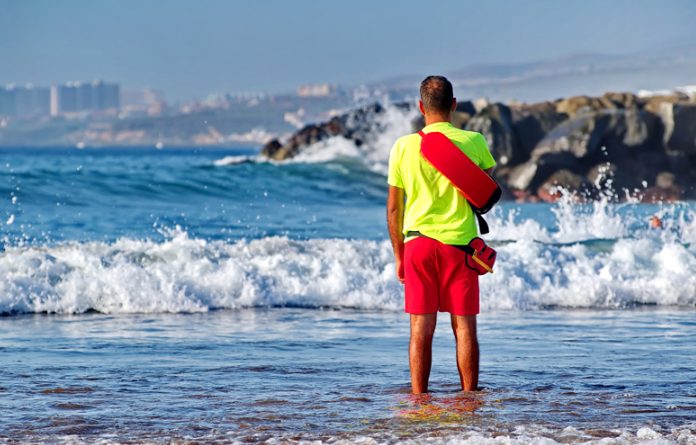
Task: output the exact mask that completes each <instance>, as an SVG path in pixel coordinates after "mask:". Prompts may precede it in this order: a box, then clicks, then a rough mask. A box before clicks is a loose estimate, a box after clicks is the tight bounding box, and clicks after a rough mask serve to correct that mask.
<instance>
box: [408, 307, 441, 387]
mask: <svg viewBox="0 0 696 445" xmlns="http://www.w3.org/2000/svg"><path fill="white" fill-rule="evenodd" d="M436 324H437V312H435V313H432V314H411V344H410V346H409V351H408V356H409V361H410V363H411V387H412V388H413V393H414V394H422V393H425V392H428V379H429V378H430V366H431V365H432V362H433V334H434V333H435V325H436Z"/></svg>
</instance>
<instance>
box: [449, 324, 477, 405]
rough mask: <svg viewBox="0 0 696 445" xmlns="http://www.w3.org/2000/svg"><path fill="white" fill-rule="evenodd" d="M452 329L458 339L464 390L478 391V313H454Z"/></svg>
mask: <svg viewBox="0 0 696 445" xmlns="http://www.w3.org/2000/svg"><path fill="white" fill-rule="evenodd" d="M452 330H453V331H454V337H455V338H456V340H457V369H459V379H460V381H461V383H462V390H464V391H476V389H477V388H478V373H479V345H478V339H477V338H476V315H452Z"/></svg>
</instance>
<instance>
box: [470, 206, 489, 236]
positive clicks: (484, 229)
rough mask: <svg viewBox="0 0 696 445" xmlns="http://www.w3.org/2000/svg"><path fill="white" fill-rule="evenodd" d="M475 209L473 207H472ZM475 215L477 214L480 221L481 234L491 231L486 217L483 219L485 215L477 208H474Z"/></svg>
mask: <svg viewBox="0 0 696 445" xmlns="http://www.w3.org/2000/svg"><path fill="white" fill-rule="evenodd" d="M472 210H473V208H472ZM474 215H476V219H477V220H478V223H479V229H480V230H481V235H485V234H487V233H488V232H489V230H488V223H487V222H486V220H485V219H483V216H481V214H480V213H479V212H477V211H476V210H474Z"/></svg>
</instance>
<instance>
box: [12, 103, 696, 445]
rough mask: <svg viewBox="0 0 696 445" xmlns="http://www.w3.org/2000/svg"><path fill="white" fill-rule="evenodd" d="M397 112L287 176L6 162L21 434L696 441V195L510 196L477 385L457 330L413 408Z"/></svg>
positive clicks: (19, 152) (153, 158)
mask: <svg viewBox="0 0 696 445" xmlns="http://www.w3.org/2000/svg"><path fill="white" fill-rule="evenodd" d="M398 113H402V111H398V110H390V111H389V112H388V113H387V115H386V117H384V119H387V122H392V124H391V125H390V126H389V125H387V126H386V127H385V128H387V129H386V130H384V131H382V132H381V133H380V134H378V135H375V137H374V139H373V140H372V141H371V142H370V143H367V144H362V145H361V146H356V145H355V144H353V143H352V142H351V141H348V140H344V139H341V138H334V139H330V140H328V141H324V142H321V143H319V144H316V145H315V146H312V147H311V148H310V149H308V150H307V151H306V152H305V153H303V154H302V155H301V156H299V157H298V158H296V159H294V160H290V161H284V162H268V161H264V160H262V159H261V158H259V157H258V151H259V148H258V147H242V148H233V149H220V148H197V147H190V148H167V147H164V148H162V149H159V150H158V149H156V148H154V147H140V148H85V149H77V148H65V147H62V148H61V147H47V148H19V147H18V148H3V149H2V150H0V159H1V162H0V197H1V198H0V206H1V207H0V216H1V217H0V238H1V240H0V314H2V315H1V316H0V360H1V364H2V366H0V443H7V444H10V443H12V444H16V443H50V444H82V443H90V444H92V443H95V444H138V443H154V444H168V443H178V444H189V443H191V444H192V443H233V444H247V443H266V444H269V445H276V444H298V445H299V444H302V445H322V444H336V445H349V444H362V445H377V444H404V445H405V444H409V445H419V444H433V445H460V444H461V445H465V444H471V445H489V444H490V445H494V444H495V445H508V444H525V445H553V444H601V445H614V444H617V445H619V444H621V445H622V444H651V445H658V444H683V445H687V444H696V306H695V305H696V205H695V204H694V203H692V202H684V203H671V204H641V203H639V202H637V201H633V200H631V199H628V200H617V199H616V197H617V195H616V193H617V192H613V191H602V193H601V196H602V199H600V200H599V201H595V202H592V203H586V204H576V203H574V202H575V201H576V200H573V199H570V198H569V199H563V200H560V201H558V202H556V203H554V204H539V203H537V204H529V203H523V204H518V203H514V202H504V203H501V204H499V205H498V206H497V207H496V208H495V209H494V210H493V212H492V214H490V216H489V217H488V218H487V220H488V222H489V224H490V227H491V232H490V234H488V235H486V236H485V237H484V238H485V239H486V241H487V242H488V243H489V244H490V245H491V246H493V247H494V248H495V249H497V251H498V260H497V263H496V266H495V272H494V273H493V274H492V275H491V274H488V275H486V276H483V277H482V278H481V314H480V315H479V317H478V335H479V341H480V345H481V373H480V387H481V388H480V389H481V390H480V391H477V392H470V393H466V392H462V391H461V388H460V386H459V378H458V374H457V369H456V362H455V354H454V353H455V350H454V346H455V345H454V337H453V335H452V332H451V328H450V326H449V319H448V317H447V314H441V316H440V318H439V319H438V323H439V326H438V328H437V330H436V335H435V339H434V356H433V370H432V375H431V379H430V382H431V383H430V389H431V393H429V394H427V395H420V396H414V395H412V394H411V392H410V374H409V368H408V342H409V318H408V314H405V313H404V301H403V287H402V286H401V285H400V284H399V282H398V281H397V279H396V276H395V272H394V268H395V265H394V259H393V254H392V251H391V245H390V242H389V240H388V233H387V228H386V218H385V202H386V197H387V191H388V188H387V184H386V176H385V171H386V159H387V154H388V152H389V148H390V147H391V143H393V141H394V140H395V139H396V137H398V136H399V135H401V134H405V133H407V132H408V127H407V126H404V125H403V124H402V122H404V121H406V122H407V120H405V119H404V116H399V115H398ZM406 117H408V116H406ZM654 216H658V217H659V218H660V219H661V221H662V228H651V227H650V220H651V218H653V217H654Z"/></svg>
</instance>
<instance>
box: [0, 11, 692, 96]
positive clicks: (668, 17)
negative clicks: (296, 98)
mask: <svg viewBox="0 0 696 445" xmlns="http://www.w3.org/2000/svg"><path fill="white" fill-rule="evenodd" d="M694 17H696V1H693V0H660V1H657V0H582V1H574V0H563V1H559V0H478V1H469V0H455V1H450V0H437V1H434V0H431V1H416V0H345V1H341V2H339V1H335V0H323V1H314V0H294V1H284V0H250V1H238V0H195V1H194V0H190V1H183V0H137V1H134V0H98V1H95V0H60V1H55V0H0V42H2V43H1V44H0V85H3V84H9V83H19V84H24V83H28V82H31V83H33V84H35V85H45V86H47V85H50V84H51V83H62V82H66V81H70V80H91V79H96V78H102V79H104V80H106V81H111V82H118V83H120V84H121V86H122V88H146V87H149V88H156V89H161V90H163V91H164V92H165V96H166V98H167V100H188V99H191V98H193V97H198V98H203V97H206V96H207V95H208V94H211V93H219V92H243V91H260V92H266V93H281V92H289V91H294V90H295V88H296V87H297V86H298V85H301V84H306V83H325V82H326V83H337V84H339V85H344V86H355V85H360V84H362V83H369V82H373V81H379V80H380V79H384V78H388V77H393V76H400V75H410V74H423V73H425V74H431V73H444V72H447V71H451V70H455V69H458V68H462V67H466V66H470V65H475V64H481V63H515V62H528V61H536V60H542V59H550V58H555V57H561V56H564V55H568V54H575V53H584V52H592V53H604V54H630V53H635V52H639V51H643V50H651V49H659V48H662V47H673V46H679V45H685V44H696V27H695V26H693V18H694Z"/></svg>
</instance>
